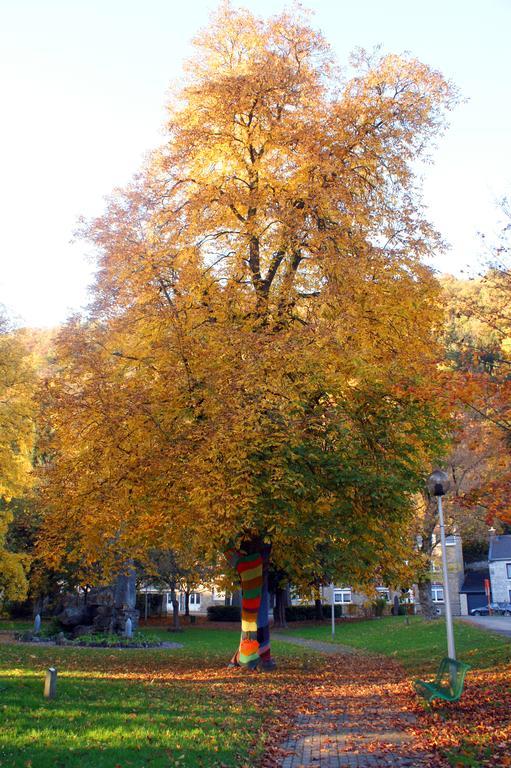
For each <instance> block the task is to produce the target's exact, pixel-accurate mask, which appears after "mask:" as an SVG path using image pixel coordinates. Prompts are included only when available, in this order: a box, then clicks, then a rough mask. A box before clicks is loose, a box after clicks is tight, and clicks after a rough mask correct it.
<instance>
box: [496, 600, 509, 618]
mask: <svg viewBox="0 0 511 768" xmlns="http://www.w3.org/2000/svg"><path fill="white" fill-rule="evenodd" d="M498 606H499V607H498V611H499V613H500V614H501V615H502V616H511V603H498Z"/></svg>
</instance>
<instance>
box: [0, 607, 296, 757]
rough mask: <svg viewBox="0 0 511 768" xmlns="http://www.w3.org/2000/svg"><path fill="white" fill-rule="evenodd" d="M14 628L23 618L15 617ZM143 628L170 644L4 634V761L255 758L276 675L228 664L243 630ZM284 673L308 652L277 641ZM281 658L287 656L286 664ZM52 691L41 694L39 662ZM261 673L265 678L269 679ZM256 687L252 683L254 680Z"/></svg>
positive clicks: (0, 682)
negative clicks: (41, 640) (132, 645)
mask: <svg viewBox="0 0 511 768" xmlns="http://www.w3.org/2000/svg"><path fill="white" fill-rule="evenodd" d="M10 628H11V629H12V628H15V629H19V628H20V626H19V623H18V622H16V626H15V627H12V626H11V627H10ZM142 631H143V632H144V631H147V632H148V633H149V634H151V635H155V634H156V635H158V636H160V637H161V638H162V639H163V640H166V641H171V642H179V643H182V645H183V647H182V648H181V649H176V650H159V649H136V650H112V649H91V648H72V647H55V646H53V647H48V646H46V647H44V646H37V645H19V644H0V766H1V767H2V768H119V767H120V768H129V767H130V766H133V768H144V767H145V766H147V768H149V767H150V768H160V767H161V768H163V766H165V768H171V767H172V766H180V767H181V768H201V767H203V768H213V767H214V766H216V767H218V768H220V767H222V766H226V767H227V766H229V767H232V768H234V767H235V766H236V767H237V768H239V767H240V766H244V765H247V766H251V765H253V764H254V761H255V760H256V756H257V754H259V753H260V752H261V750H262V748H263V742H264V735H261V732H260V729H261V725H262V723H263V717H264V715H265V714H266V713H267V711H268V710H269V708H270V706H271V705H268V706H264V707H261V699H259V701H257V700H253V699H252V698H251V696H250V690H251V689H252V688H253V686H254V685H255V688H257V686H259V688H260V689H261V691H262V695H263V696H264V695H265V690H266V689H267V688H268V689H270V688H271V686H272V685H274V684H276V682H277V681H275V683H274V682H273V677H268V676H265V675H264V674H261V675H256V676H255V678H257V680H255V681H254V682H253V681H252V680H249V679H248V677H247V676H246V675H245V676H243V675H242V676H241V678H240V673H236V672H235V673H233V672H231V671H228V670H227V669H226V662H227V661H228V660H229V658H230V656H231V655H232V653H233V651H234V650H235V648H236V647H237V643H238V641H239V632H237V631H234V630H218V629H209V628H202V627H196V628H187V629H185V630H184V631H183V632H180V633H177V634H174V633H170V632H167V631H166V630H165V629H162V630H155V629H154V628H153V627H151V628H150V629H148V630H142ZM274 651H275V652H276V653H277V655H278V657H279V658H280V659H281V664H280V665H279V666H280V670H279V672H278V673H277V674H278V675H281V676H282V682H285V681H286V680H288V681H289V680H290V679H292V676H293V675H295V676H296V674H297V671H296V669H294V668H293V664H295V665H298V664H300V663H303V661H300V660H303V657H304V656H307V655H308V656H311V654H310V652H306V651H304V650H303V649H298V648H293V647H291V646H289V645H285V644H284V643H278V641H277V642H276V643H275V648H274ZM286 665H287V666H286ZM49 666H55V667H57V670H58V686H57V688H58V695H57V698H56V699H55V700H53V701H48V700H45V699H44V698H43V681H44V673H45V670H46V669H47V668H48V667H49ZM266 681H269V682H268V683H267V682H266ZM255 688H254V690H255Z"/></svg>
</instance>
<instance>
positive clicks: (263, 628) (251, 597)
mask: <svg viewBox="0 0 511 768" xmlns="http://www.w3.org/2000/svg"><path fill="white" fill-rule="evenodd" d="M270 549H271V547H270V546H269V545H265V544H263V543H262V542H261V541H260V540H253V541H249V542H245V544H244V545H243V547H242V548H241V549H240V551H236V550H229V551H228V552H226V553H225V555H226V558H227V560H228V562H229V564H230V565H231V566H232V567H233V568H236V570H237V572H238V575H239V577H240V583H241V596H242V600H241V639H240V644H239V647H238V650H237V651H236V653H235V654H234V656H233V657H232V659H231V662H230V664H231V666H240V667H245V668H247V669H256V667H257V666H258V665H259V664H260V665H261V667H262V669H265V670H270V669H274V668H275V662H274V660H273V659H272V657H271V651H270V621H269V614H268V607H269V601H268V562H269V557H270Z"/></svg>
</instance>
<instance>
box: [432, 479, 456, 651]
mask: <svg viewBox="0 0 511 768" xmlns="http://www.w3.org/2000/svg"><path fill="white" fill-rule="evenodd" d="M449 486H450V482H449V478H448V476H447V474H446V473H445V472H442V471H441V470H440V469H436V470H435V471H434V472H433V473H432V474H431V475H430V476H429V477H428V490H429V492H430V494H431V495H432V496H436V497H437V501H438V517H439V521H440V541H441V544H442V570H443V574H444V601H445V623H446V626H447V652H448V655H449V658H451V659H455V658H456V650H455V647H454V632H453V628H452V613H451V600H450V597H449V578H448V573H447V550H446V546H445V528H444V513H443V510H442V496H445V494H446V493H447V491H448V490H449Z"/></svg>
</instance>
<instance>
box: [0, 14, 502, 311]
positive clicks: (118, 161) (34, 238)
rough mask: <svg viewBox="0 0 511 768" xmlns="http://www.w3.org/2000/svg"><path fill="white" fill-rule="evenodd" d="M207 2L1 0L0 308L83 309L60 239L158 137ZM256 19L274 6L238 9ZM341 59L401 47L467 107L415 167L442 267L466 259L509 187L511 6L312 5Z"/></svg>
mask: <svg viewBox="0 0 511 768" xmlns="http://www.w3.org/2000/svg"><path fill="white" fill-rule="evenodd" d="M215 5H216V4H215V3H214V2H209V1H207V0H188V2H186V3H184V2H182V0H0V99H1V102H0V103H1V105H2V109H1V113H2V115H1V119H0V222H1V232H2V239H1V248H0V303H3V304H5V305H6V306H7V308H8V310H9V311H10V313H11V314H12V315H13V316H15V318H17V319H18V321H19V322H20V323H22V324H28V325H31V326H52V325H55V324H57V323H59V322H62V321H64V320H65V318H66V316H67V314H68V313H69V312H70V311H72V310H77V309H79V308H80V306H82V305H84V304H85V303H86V300H87V285H88V284H89V283H90V281H91V277H92V273H93V268H92V265H91V263H90V262H89V261H88V260H87V256H86V246H85V244H83V243H81V242H79V243H76V244H74V245H72V244H71V243H70V240H71V238H72V235H73V231H74V229H75V228H76V222H77V220H78V217H79V216H80V215H85V216H91V215H94V214H97V213H99V212H101V210H102V208H103V199H104V197H105V195H107V194H108V193H109V192H110V191H111V190H112V189H113V188H114V187H115V186H119V185H122V184H124V183H126V182H127V181H128V180H129V178H130V177H131V176H132V175H133V173H134V172H135V171H136V170H137V168H138V166H139V164H140V162H141V159H142V157H143V155H144V153H145V152H147V151H148V150H150V149H151V148H152V147H154V146H155V145H157V144H158V143H159V142H160V140H161V135H162V134H161V125H162V123H163V119H164V104H165V92H166V89H167V87H168V85H169V83H170V82H171V81H172V80H173V79H175V78H177V77H179V75H180V72H181V65H182V61H183V59H184V58H186V57H187V56H188V55H189V53H190V48H189V40H190V38H191V37H192V36H193V35H194V33H195V32H196V31H197V30H198V29H199V28H201V27H202V26H204V25H205V24H206V23H207V18H208V13H209V11H210V10H211V9H213V8H214V7H215ZM242 5H244V6H245V7H247V8H250V9H251V10H254V11H256V12H258V13H261V14H271V13H275V12H277V11H278V10H279V9H281V8H282V7H283V5H284V3H283V2H281V0H245V2H244V3H242ZM304 5H305V6H306V7H309V8H312V9H313V10H314V11H315V17H314V23H315V24H316V25H317V26H318V27H319V28H320V29H322V30H323V31H324V32H325V33H326V36H327V38H328V40H329V42H330V43H331V45H332V46H333V48H334V50H335V51H336V53H337V55H338V58H339V61H340V62H341V63H344V62H346V60H347V56H348V54H349V52H350V51H351V50H353V48H355V47H356V46H363V47H366V48H372V47H373V46H374V45H376V44H378V43H382V45H383V48H384V50H385V51H392V52H397V53H401V52H403V51H405V50H408V51H410V52H411V53H412V54H414V55H415V56H417V57H418V58H420V59H421V60H422V61H424V62H425V63H427V64H429V65H431V66H433V67H435V68H438V69H440V70H441V71H442V72H443V74H444V75H445V76H447V77H449V78H450V79H452V80H453V81H454V82H455V83H456V84H457V85H458V87H459V88H460V89H461V91H462V93H463V95H464V96H465V97H466V98H467V99H468V100H469V101H468V102H467V103H465V104H462V105H460V106H459V107H458V108H457V109H456V111H455V113H454V114H453V116H452V118H451V128H450V130H449V132H448V134H447V136H445V137H444V138H442V139H441V140H440V144H439V149H438V151H437V152H436V153H435V164H434V165H433V166H428V167H427V168H425V170H424V182H425V185H424V190H425V199H426V202H427V203H428V205H429V208H430V216H431V219H432V221H433V222H434V224H435V225H436V226H437V228H438V229H439V230H440V231H441V233H442V234H443V236H444V237H445V239H446V240H448V241H449V242H450V244H451V250H450V252H449V253H448V254H447V256H444V257H442V258H439V259H438V260H437V263H436V266H437V267H438V268H439V269H440V270H441V271H451V272H458V273H459V272H460V270H463V269H464V268H466V265H472V267H474V265H476V263H477V258H478V254H479V252H480V247H479V241H478V237H477V232H478V231H485V232H486V233H489V234H491V233H492V232H493V231H495V230H496V228H497V226H498V223H497V222H498V212H497V209H496V200H497V199H498V198H500V197H501V196H502V195H504V194H505V193H506V192H507V191H508V190H509V189H510V184H511V152H510V150H509V126H510V124H511V65H510V56H509V33H510V30H511V0H485V1H484V2H483V1H482V0H430V1H429V2H428V3H424V2H420V1H419V0H358V2H356V3H355V2H353V0H308V2H307V1H306V2H304Z"/></svg>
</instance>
